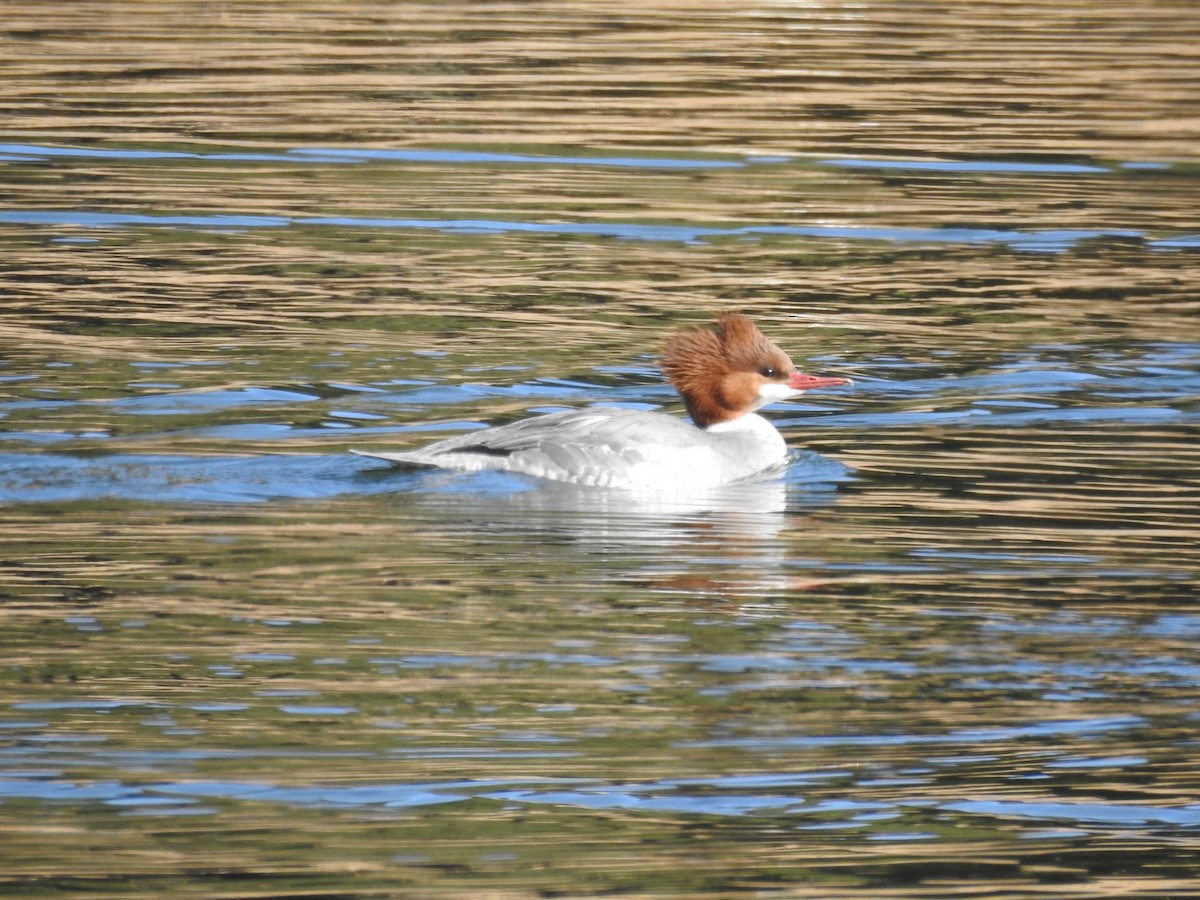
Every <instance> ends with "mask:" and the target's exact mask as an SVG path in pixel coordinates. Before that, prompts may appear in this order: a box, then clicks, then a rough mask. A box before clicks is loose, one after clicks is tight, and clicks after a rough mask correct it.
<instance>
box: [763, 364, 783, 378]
mask: <svg viewBox="0 0 1200 900" xmlns="http://www.w3.org/2000/svg"><path fill="white" fill-rule="evenodd" d="M758 374H759V375H761V376H762V377H763V378H775V377H777V376H778V375H779V372H778V371H777V370H775V369H772V368H771V367H770V366H763V367H762V368H761V369H759V370H758Z"/></svg>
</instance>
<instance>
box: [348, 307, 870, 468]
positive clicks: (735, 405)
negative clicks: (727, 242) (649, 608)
mask: <svg viewBox="0 0 1200 900" xmlns="http://www.w3.org/2000/svg"><path fill="white" fill-rule="evenodd" d="M662 369H663V372H664V373H665V374H666V376H667V380H668V381H669V382H670V383H671V385H672V386H673V387H674V388H675V390H677V391H678V392H679V394H680V396H681V397H682V398H683V402H684V403H685V404H686V406H687V411H688V414H689V415H690V416H691V418H692V422H694V423H695V424H692V423H689V422H685V421H684V420H683V419H677V418H675V417H673V416H669V415H666V414H664V413H659V412H647V411H644V410H633V409H616V408H611V407H591V408H588V409H573V410H568V411H566V412H556V413H549V414H548V415H543V416H535V417H533V418H530V419H522V420H521V421H518V422H513V423H512V424H510V425H501V426H498V427H495V428H487V429H485V430H483V431H476V432H471V433H469V434H463V435H459V436H458V437H452V438H448V439H446V440H443V441H437V442H436V443H433V444H430V445H428V446H426V447H423V448H421V449H419V450H407V451H403V452H398V453H377V452H370V451H361V450H353V451H351V452H352V453H357V454H359V455H360V456H371V457H375V458H377V459H385V460H388V461H389V462H395V463H403V464H406V465H414V466H436V467H440V468H443V469H457V470H460V471H468V472H477V471H481V470H484V469H498V470H502V471H507V472H518V473H521V474H524V475H533V476H536V477H538V478H546V479H550V480H552V481H563V482H568V483H571V484H580V485H590V486H597V487H607V488H625V489H633V490H650V491H679V490H681V489H684V490H697V489H706V488H712V487H717V486H720V485H724V484H730V483H732V482H736V481H745V480H747V479H752V478H754V477H755V476H760V475H763V474H764V473H766V472H769V471H771V470H775V469H780V468H782V467H783V464H784V463H785V462H786V460H787V444H785V443H784V440H783V436H782V435H781V434H780V433H779V432H778V430H776V428H775V426H774V425H772V424H771V423H770V422H768V421H767V420H766V419H764V418H763V417H762V416H760V415H758V414H757V413H756V412H755V410H757V409H760V408H762V407H763V406H766V405H767V404H768V403H775V402H777V401H780V400H786V399H788V398H790V397H795V396H797V395H799V394H802V393H804V392H805V391H810V390H813V389H814V388H823V387H832V386H834V385H839V384H849V383H850V381H849V379H847V378H822V377H818V376H814V375H804V374H802V373H800V372H797V371H796V367H795V366H794V365H792V361H791V359H789V358H788V355H787V354H786V353H784V352H783V351H782V350H780V349H779V347H778V346H777V345H776V344H775V343H774V342H773V341H771V340H770V339H768V338H767V337H766V335H764V334H763V333H762V332H761V331H759V330H758V328H757V327H756V326H755V325H754V323H753V322H751V321H750V319H749V318H747V317H746V316H744V315H741V314H740V313H724V314H722V315H721V316H720V317H719V318H718V320H717V324H716V327H715V328H713V329H711V330H707V329H694V330H686V331H679V332H676V333H674V334H672V335H671V336H670V337H669V338H668V339H667V341H666V343H665V344H664V347H663V354H662Z"/></svg>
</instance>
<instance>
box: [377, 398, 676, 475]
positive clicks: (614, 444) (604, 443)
mask: <svg viewBox="0 0 1200 900" xmlns="http://www.w3.org/2000/svg"><path fill="white" fill-rule="evenodd" d="M697 431H698V429H697V428H696V427H695V426H694V425H692V424H690V423H689V422H685V421H683V420H681V419H676V418H673V417H672V416H667V415H663V414H662V413H655V412H646V411H642V410H628V409H612V408H608V407H595V408H591V409H578V410H570V411H567V412H560V413H550V414H549V415H545V416H535V417H533V418H530V419H522V420H521V421H519V422H513V423H512V424H511V425H502V426H500V427H498V428H488V429H485V430H483V431H475V432H470V433H468V434H461V435H458V436H456V437H452V438H448V439H446V440H444V441H437V442H436V443H433V444H429V445H428V446H426V447H422V448H421V449H419V450H410V451H404V452H398V453H362V452H361V451H354V452H356V453H360V455H363V456H373V457H376V458H379V459H386V460H388V461H390V462H396V463H401V464H406V465H416V466H440V467H442V468H447V469H461V470H465V471H479V470H482V469H501V470H505V471H510V472H522V473H525V474H527V475H535V476H537V477H539V478H550V479H553V480H555V481H570V482H574V483H577V484H593V485H619V484H622V483H623V482H624V481H625V480H626V479H625V478H624V477H623V475H624V473H627V472H629V471H630V470H632V469H633V468H634V467H635V466H638V465H640V464H643V463H645V462H646V461H648V460H652V459H653V458H654V457H655V456H656V455H657V454H658V453H659V452H660V451H661V452H666V451H670V450H672V449H678V448H686V447H689V446H692V445H694V443H695V441H696V434H697Z"/></svg>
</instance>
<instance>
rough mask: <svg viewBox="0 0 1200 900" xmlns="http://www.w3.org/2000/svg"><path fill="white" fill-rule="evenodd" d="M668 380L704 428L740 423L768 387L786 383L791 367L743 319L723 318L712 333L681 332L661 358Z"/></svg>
mask: <svg viewBox="0 0 1200 900" xmlns="http://www.w3.org/2000/svg"><path fill="white" fill-rule="evenodd" d="M662 368H663V372H664V373H665V374H666V376H667V380H668V381H670V382H671V384H672V385H673V386H674V387H675V390H677V391H679V393H680V395H681V396H682V397H683V401H684V403H685V404H687V410H688V415H690V416H691V417H692V421H693V422H695V423H696V424H697V425H698V426H700V427H701V428H707V427H709V426H710V425H715V424H717V423H718V422H725V421H728V420H730V419H733V418H736V417H737V416H738V415H739V414H740V412H741V411H742V410H744V409H746V407H747V406H755V405H757V404H756V403H755V402H754V400H755V398H756V397H757V395H758V385H760V384H761V383H762V382H763V381H779V382H781V383H786V382H787V379H788V376H789V375H790V374H791V373H792V372H793V371H794V368H795V367H794V366H793V365H792V361H791V360H790V359H789V358H788V355H787V354H786V353H784V352H783V351H782V350H780V349H779V347H778V346H777V345H776V344H775V342H774V341H772V340H770V339H769V338H768V337H767V336H766V335H764V334H763V333H762V332H761V331H759V330H758V328H757V326H755V324H754V323H753V322H752V321H750V319H749V318H748V317H746V316H744V315H742V314H741V313H732V312H727V313H722V314H721V315H720V316H719V317H718V319H717V325H716V327H715V328H713V329H707V328H705V329H693V330H689V331H680V332H676V333H675V334H673V335H672V336H671V337H669V338H668V339H667V342H666V345H665V347H664V350H663V357H662Z"/></svg>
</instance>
